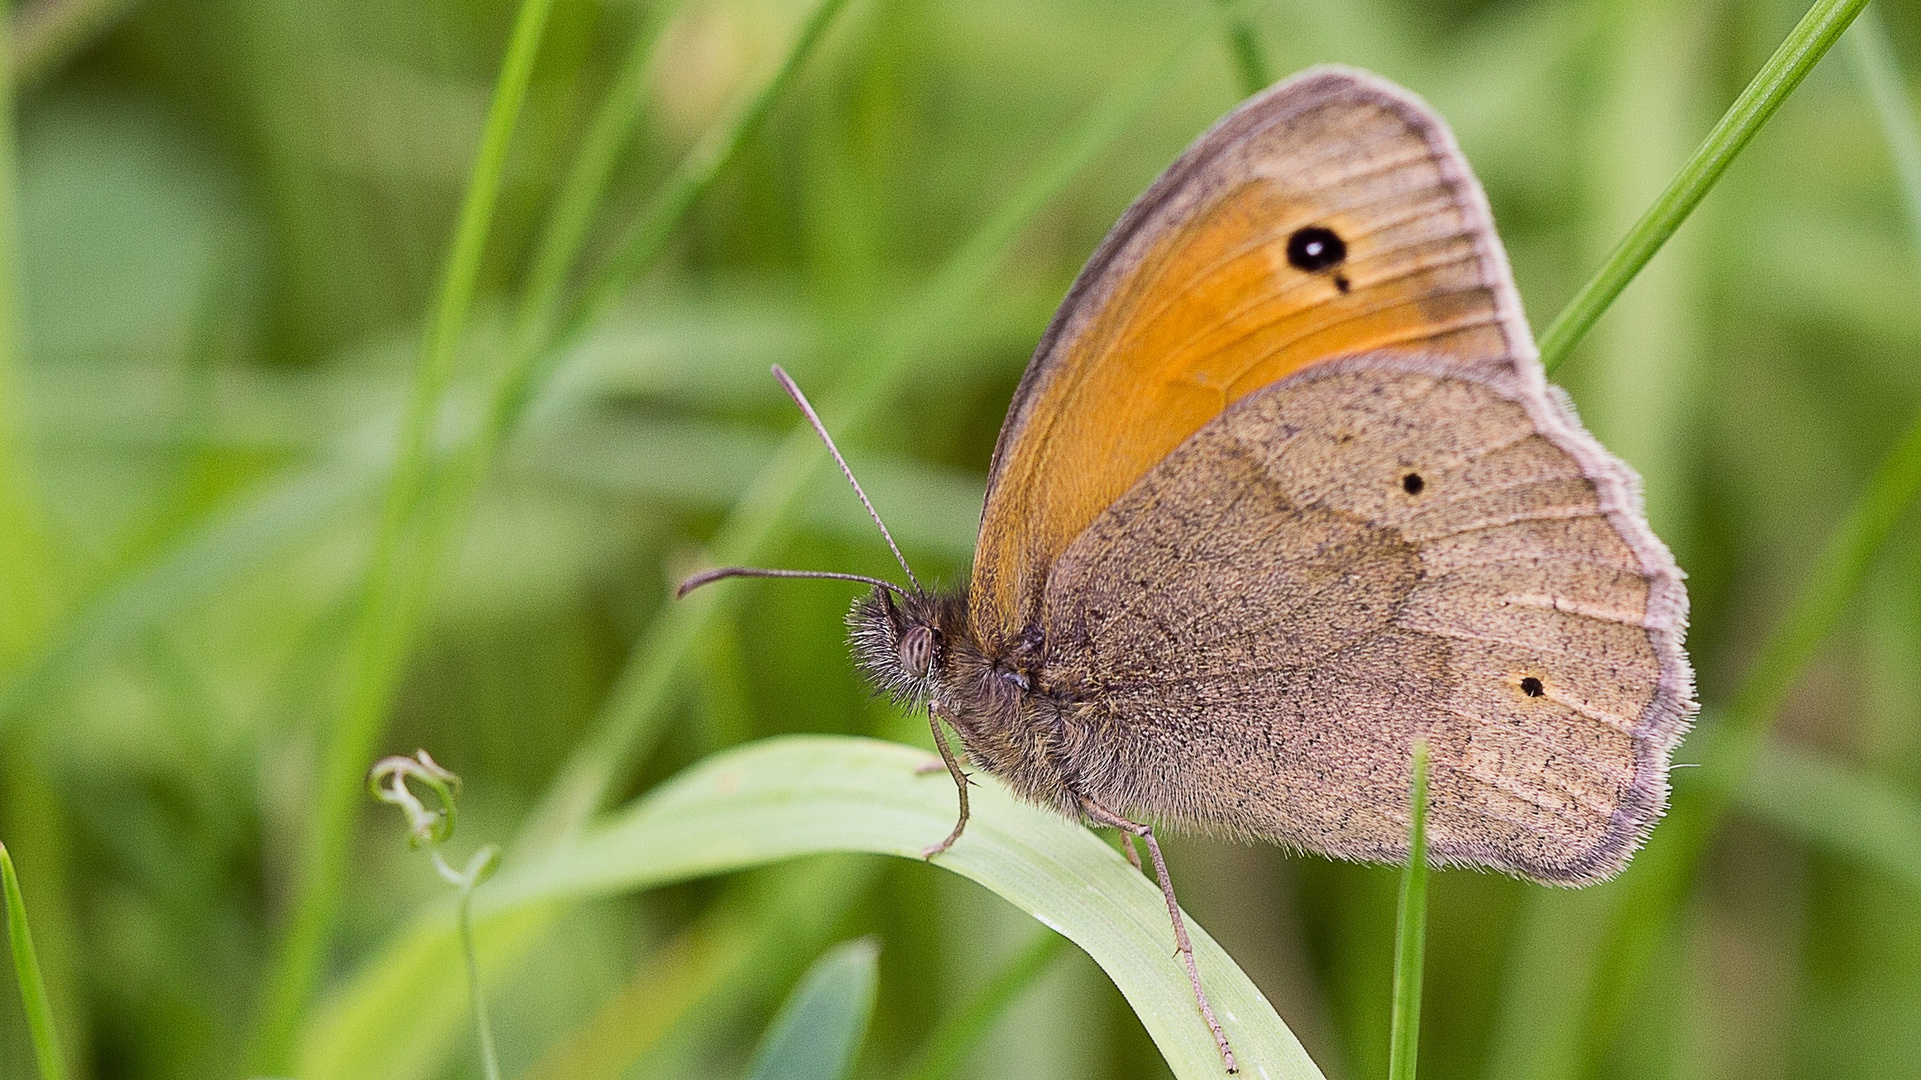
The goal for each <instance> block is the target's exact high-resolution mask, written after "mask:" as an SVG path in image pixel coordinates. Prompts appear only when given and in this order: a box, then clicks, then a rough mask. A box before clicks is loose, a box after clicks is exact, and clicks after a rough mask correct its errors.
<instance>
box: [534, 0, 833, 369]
mask: <svg viewBox="0 0 1921 1080" xmlns="http://www.w3.org/2000/svg"><path fill="white" fill-rule="evenodd" d="M845 6H846V0H821V3H820V6H819V7H817V8H815V9H814V13H813V15H812V16H810V17H809V18H808V20H807V22H806V24H805V25H803V26H802V27H801V31H800V35H799V36H798V37H797V38H796V39H795V41H794V45H793V47H792V48H791V49H790V50H789V51H788V54H787V57H786V59H784V60H783V61H782V62H781V66H780V68H779V69H778V70H777V71H776V72H775V73H774V77H773V78H771V79H769V80H768V82H767V85H766V86H765V87H763V88H762V89H761V91H760V93H758V94H756V95H754V97H753V98H752V99H751V100H750V101H749V102H748V103H747V106H746V107H745V108H743V109H742V110H741V111H740V113H739V114H738V115H737V116H736V117H735V118H734V120H733V122H732V123H730V124H726V125H723V126H721V127H718V128H715V129H713V130H712V131H710V132H709V133H708V135H707V136H706V137H704V138H703V139H702V140H701V141H700V143H699V145H697V146H695V147H694V149H693V150H692V152H690V153H689V154H688V155H687V157H686V158H685V159H684V160H682V161H681V163H680V165H679V167H678V168H676V169H675V170H674V175H673V176H672V177H670V178H669V179H668V181H667V183H666V184H665V185H664V186H663V187H662V188H661V190H660V192H659V193H658V194H657V195H655V196H654V199H653V201H652V202H651V203H649V204H648V206H647V209H646V211H645V212H643V213H642V214H641V216H640V217H639V218H638V219H637V220H636V221H635V222H634V224H633V226H632V228H630V229H629V230H628V233H627V236H626V237H625V238H624V239H623V240H622V241H621V244H620V246H619V248H618V249H617V250H616V251H615V253H614V255H613V256H612V258H610V259H609V260H608V261H607V265H606V266H605V267H604V268H603V269H602V270H601V272H600V273H599V274H598V275H597V279H596V281H595V283H594V285H593V287H592V288H591V289H590V290H589V291H588V293H587V296H586V297H585V298H584V299H583V301H582V302H581V304H580V305H579V307H578V308H577V309H576V310H575V311H574V312H573V313H572V314H571V315H570V316H569V317H568V319H567V321H566V325H565V329H564V331H563V333H562V335H561V336H562V338H563V339H564V338H567V337H571V336H572V335H573V333H574V332H575V331H577V330H578V328H579V327H581V326H583V325H586V324H587V323H590V322H592V321H593V320H595V319H596V318H598V317H599V316H600V315H601V314H603V313H604V312H606V311H607V310H608V309H609V308H611V307H612V306H613V305H614V303H615V302H617V301H618V300H619V299H620V297H621V296H622V295H624V294H625V293H626V292H627V290H628V289H631V288H632V287H633V285H634V283H635V282H636V281H638V280H640V276H641V274H643V273H645V272H646V270H647V268H648V267H650V266H652V265H653V263H654V260H655V259H657V258H659V257H660V253H661V251H662V250H663V249H664V248H665V247H666V246H667V241H668V239H669V238H670V237H671V236H672V235H673V230H674V227H675V226H676V225H677V224H678V223H679V222H680V219H681V218H682V217H685V216H686V214H687V210H688V209H689V208H690V207H692V206H693V204H694V203H695V201H697V200H698V199H699V198H700V197H701V196H702V195H703V194H705V193H706V191H707V189H708V188H709V187H710V186H712V185H713V182H714V178H715V177H716V176H718V175H719V174H720V171H721V169H722V168H724V167H725V166H726V164H727V163H728V162H729V161H731V160H733V157H734V154H735V153H736V152H737V151H738V150H739V149H740V147H741V145H742V144H743V143H744V142H746V140H747V137H748V136H749V135H751V134H753V133H754V132H755V131H757V130H759V129H760V125H761V124H762V122H763V121H765V120H766V119H767V113H768V112H769V110H771V109H772V108H773V107H774V103H775V102H777V101H779V100H780V99H781V98H782V97H783V96H785V95H786V93H787V90H788V88H789V87H790V86H792V85H793V82H794V80H795V79H796V78H798V77H799V75H800V69H801V67H802V65H804V64H805V63H806V61H807V58H808V57H809V56H811V55H812V54H813V51H814V48H815V47H816V46H817V45H819V43H820V39H821V37H822V36H823V35H825V34H826V33H827V28H828V27H829V26H831V25H833V21H834V17H835V16H836V15H838V14H840V10H841V8H843V7H845Z"/></svg>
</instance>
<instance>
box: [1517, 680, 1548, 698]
mask: <svg viewBox="0 0 1921 1080" xmlns="http://www.w3.org/2000/svg"><path fill="white" fill-rule="evenodd" d="M1521 693H1523V694H1526V695H1527V696H1528V697H1540V696H1541V695H1542V694H1545V693H1547V687H1545V686H1542V685H1541V680H1539V679H1537V678H1535V677H1534V676H1532V675H1529V676H1528V677H1527V678H1525V679H1522V680H1521Z"/></svg>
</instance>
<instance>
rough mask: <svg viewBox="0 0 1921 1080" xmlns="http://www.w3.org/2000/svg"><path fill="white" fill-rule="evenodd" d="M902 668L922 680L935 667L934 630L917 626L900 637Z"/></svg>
mask: <svg viewBox="0 0 1921 1080" xmlns="http://www.w3.org/2000/svg"><path fill="white" fill-rule="evenodd" d="M900 666H901V667H902V668H905V669H906V671H907V674H909V675H911V676H913V677H914V678H916V679H918V678H922V677H923V676H925V675H926V674H927V671H928V669H929V668H931V667H933V666H934V628H933V627H931V626H916V627H914V628H913V629H912V630H909V631H907V632H906V633H905V634H902V635H901V636H900Z"/></svg>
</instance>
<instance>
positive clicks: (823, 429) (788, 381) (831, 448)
mask: <svg viewBox="0 0 1921 1080" xmlns="http://www.w3.org/2000/svg"><path fill="white" fill-rule="evenodd" d="M774 378H775V379H778V380H779V381H780V387H781V389H783V390H785V391H787V396H788V397H790V398H793V399H794V404H795V405H797V406H799V407H800V413H801V415H802V416H805V417H806V418H807V422H808V423H809V424H812V425H813V426H814V434H816V435H819V436H820V441H821V442H824V443H826V444H827V452H828V453H830V454H832V455H834V464H836V465H839V466H840V474H841V475H842V476H845V477H846V478H847V482H848V483H849V484H852V485H853V487H854V494H855V495H858V496H860V504H861V505H862V506H865V507H866V508H867V516H868V517H870V518H873V519H874V526H875V527H876V528H878V529H880V535H881V539H883V540H885V541H887V549H888V550H889V551H892V552H893V553H894V561H895V562H897V563H899V564H900V568H901V569H902V570H904V571H906V572H907V580H908V581H910V582H912V583H913V586H914V591H915V592H918V593H924V592H926V591H927V590H926V589H923V588H921V584H920V579H919V578H917V577H915V576H914V568H913V567H911V566H909V565H907V556H905V555H902V554H901V553H900V545H899V544H896V543H894V534H893V533H890V532H888V531H887V524H886V522H883V521H882V520H881V519H880V514H878V513H877V512H875V510H874V504H873V503H871V502H869V501H868V499H867V492H865V491H863V490H861V486H860V481H859V480H856V479H854V470H852V469H850V468H848V467H847V459H846V458H844V457H841V456H840V448H839V447H837V446H835V445H834V437H833V436H832V435H829V434H827V425H825V424H823V423H821V422H820V414H819V413H816V412H815V411H814V407H813V406H812V405H811V404H809V403H808V401H807V395H806V394H803V393H801V392H800V387H799V386H798V385H796V384H795V383H794V380H793V379H792V378H789V377H788V375H787V373H786V372H785V371H782V370H781V367H780V365H779V364H775V365H774ZM896 591H898V590H896Z"/></svg>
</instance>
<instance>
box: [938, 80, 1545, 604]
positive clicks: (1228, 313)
mask: <svg viewBox="0 0 1921 1080" xmlns="http://www.w3.org/2000/svg"><path fill="white" fill-rule="evenodd" d="M1309 227H1320V228H1324V229H1327V230H1330V231H1331V232H1332V233H1333V234H1334V235H1335V236H1337V237H1338V238H1339V240H1340V241H1341V243H1342V244H1343V245H1344V246H1345V257H1344V258H1343V259H1341V260H1340V261H1339V262H1337V263H1335V264H1333V265H1329V266H1325V267H1320V268H1315V269H1306V268H1302V267H1300V266H1296V265H1294V264H1293V263H1291V262H1290V260H1289V255H1288V244H1289V240H1290V238H1292V237H1293V236H1294V235H1295V233H1296V232H1297V231H1298V230H1301V229H1304V228H1309ZM1532 348H1533V345H1532V341H1531V339H1529V337H1528V333H1527V328H1526V324H1525V321H1524V320H1523V319H1522V317H1521V313H1520V303H1519V300H1518V299H1517V298H1516V296H1515V293H1514V288H1513V285H1512V283H1511V281H1510V279H1509V276H1508V269H1507V261H1506V258H1505V256H1504V255H1502V253H1501V250H1500V246H1499V241H1498V240H1497V239H1496V238H1495V236H1494V231H1493V227H1492V223H1491V222H1490V221H1489V219H1488V214H1487V210H1486V204H1485V200H1484V199H1483V197H1482V195H1481V192H1480V188H1479V187H1478V185H1477V184H1476V183H1475V182H1474V179H1473V177H1472V175H1471V174H1470V173H1469V171H1468V168H1467V164H1466V162H1465V160H1463V159H1462V158H1461V155H1460V151H1459V150H1458V149H1456V148H1455V146H1454V143H1453V139H1452V137H1451V136H1450V135H1449V134H1448V133H1447V129H1446V127H1445V125H1444V124H1443V123H1442V121H1441V120H1440V119H1439V118H1438V117H1437V116H1435V115H1434V114H1433V113H1432V112H1430V111H1429V110H1428V109H1427V108H1426V106H1424V105H1422V104H1421V103H1420V102H1418V101H1415V100H1413V99H1411V98H1409V97H1408V96H1407V95H1406V94H1405V93H1404V92H1402V91H1399V90H1398V89H1397V88H1393V87H1389V86H1387V85H1386V84H1383V83H1381V82H1379V81H1378V80H1375V79H1373V78H1371V77H1368V76H1364V75H1359V74H1356V73H1349V72H1345V71H1339V70H1321V71H1316V72H1310V73H1308V74H1306V75H1303V76H1300V77H1298V78H1296V79H1293V80H1290V81H1289V82H1287V83H1284V84H1282V85H1280V86H1277V87H1275V88H1274V89H1272V90H1270V91H1268V92H1267V93H1266V94H1264V95H1263V96H1261V97H1259V98H1256V99H1254V100H1253V101H1251V102H1249V103H1248V104H1246V105H1244V106H1242V107H1241V108H1240V109H1239V110H1237V111H1236V112H1235V113H1233V114H1232V115H1230V116H1229V117H1228V118H1227V119H1225V120H1223V121H1222V122H1221V124H1220V125H1218V126H1217V127H1216V128H1215V129H1214V130H1213V131H1211V132H1209V133H1208V134H1207V135H1204V136H1202V138H1201V139H1200V140H1199V141H1198V142H1197V143H1196V144H1195V145H1194V146H1193V147H1191V148H1189V149H1188V151H1187V152H1186V153H1184V154H1183V155H1182V156H1181V158H1180V159H1179V160H1178V161H1176V162H1175V163H1174V165H1173V166H1171V167H1170V168H1169V169H1168V171H1167V173H1166V174H1165V175H1163V176H1162V178H1161V179H1160V180H1159V181H1158V182H1156V184H1155V185H1154V187H1153V188H1150V189H1149V190H1148V192H1147V193H1146V194H1144V195H1142V196H1141V198H1140V200H1139V201H1138V202H1136V204H1135V205H1134V207H1133V208H1131V209H1130V210H1129V211H1128V213H1127V215H1126V216H1125V217H1123V218H1122V220H1121V222H1120V224H1119V225H1117V226H1116V227H1115V229H1114V232H1113V233H1112V234H1110V235H1109V237H1108V238H1107V240H1106V241H1105V242H1104V243H1103V244H1102V247H1101V250H1100V251H1098V252H1097V253H1096V254H1095V256H1094V258H1093V259H1092V260H1090V261H1089V263H1088V266H1087V268H1086V269H1084V270H1083V271H1082V273H1081V279H1080V280H1079V281H1077V282H1076V284H1075V288H1074V290H1073V292H1072V293H1070V294H1069V297H1068V300H1067V302H1066V303H1065V304H1064V305H1063V306H1062V309H1061V311H1060V312H1059V313H1058V314H1057V315H1056V316H1055V320H1054V325H1053V326H1052V327H1050V329H1049V332H1048V336H1047V338H1046V339H1044V340H1043V341H1042V343H1041V347H1040V349H1039V350H1038V351H1037V352H1036V354H1035V357H1034V360H1033V361H1032V362H1031V363H1030V365H1029V368H1028V372H1027V376H1026V377H1025V378H1024V379H1023V380H1022V383H1021V389H1020V391H1019V392H1018V393H1017V394H1016V397H1015V401H1014V405H1013V407H1012V408H1011V409H1010V410H1009V412H1008V418H1007V423H1006V426H1005V427H1004V428H1003V430H1002V432H1001V439H1000V445H999V447H998V448H997V449H996V451H995V459H994V469H993V473H992V475H991V477H990V479H989V487H988V496H987V505H986V509H985V512H984V513H983V515H982V521H981V535H980V541H979V545H978V548H977V550H976V553H975V560H974V575H973V583H972V588H971V591H970V608H971V615H972V621H973V623H974V626H975V629H976V631H977V632H979V633H981V634H982V635H983V636H984V637H985V638H987V639H989V640H993V639H996V638H999V639H1001V640H1005V639H1007V638H1009V637H1011V636H1013V635H1015V634H1017V633H1019V631H1020V629H1021V628H1022V627H1023V626H1025V625H1026V624H1027V622H1029V621H1031V619H1032V618H1033V615H1034V612H1035V610H1036V607H1037V605H1038V602H1039V597H1040V593H1041V589H1042V586H1043V585H1044V584H1045V582H1046V575H1047V571H1048V568H1049V567H1050V566H1051V565H1052V564H1053V561H1054V559H1055V558H1057V557H1058V556H1059V555H1060V553H1061V551H1062V550H1064V549H1065V548H1066V547H1067V545H1068V543H1069V542H1071V541H1072V540H1073V539H1074V537H1075V536H1077V535H1079V534H1080V532H1081V531H1082V530H1083V529H1085V528H1086V527H1087V526H1088V524H1089V523H1091V522H1092V521H1093V520H1094V518H1095V517H1096V516H1098V515H1099V514H1100V513H1101V512H1102V511H1103V510H1105V509H1106V508H1107V507H1108V506H1109V505H1110V504H1112V503H1113V502H1114V500H1115V499H1117V498H1119V497H1120V495H1121V494H1122V493H1123V492H1125V491H1126V490H1127V489H1128V488H1129V487H1131V486H1133V484H1134V482H1135V481H1136V480H1138V479H1139V478H1140V477H1141V476H1142V475H1143V474H1145V473H1146V472H1147V471H1148V470H1149V469H1151V468H1153V467H1154V465H1155V464H1157V463H1158V462H1159V461H1160V460H1161V459H1162V458H1163V457H1165V456H1166V455H1167V454H1168V452H1170V451H1171V450H1173V449H1174V448H1175V447H1176V446H1178V445H1179V444H1180V443H1181V442H1182V441H1184V440H1185V439H1186V438H1187V437H1188V436H1189V435H1191V434H1193V433H1194V432H1195V431H1196V430H1198V429H1199V428H1200V427H1201V426H1202V425H1204V424H1206V423H1207V422H1208V421H1210V420H1212V419H1213V418H1214V417H1215V416H1217V415H1219V414H1220V412H1221V410H1222V409H1224V408H1226V407H1227V405H1228V404H1229V403H1230V402H1232V401H1234V400H1236V399H1238V398H1240V397H1242V396H1243V395H1245V394H1248V393H1250V392H1252V391H1254V390H1257V389H1259V388H1261V387H1263V386H1266V385H1268V384H1270V383H1272V382H1274V381H1276V380H1278V379H1282V378H1285V377H1286V376H1288V375H1290V374H1292V373H1294V372H1296V371H1299V370H1301V369H1303V368H1306V367H1309V366H1312V365H1314V364H1317V363H1321V362H1323V361H1326V360H1331V359H1334V358H1336V357H1341V356H1349V355H1354V354H1356V353H1363V352H1372V351H1375V350H1381V349H1401V350H1408V351H1416V352H1420V353H1423V354H1427V355H1430V356H1432V355H1435V354H1440V355H1445V356H1449V357H1456V358H1458V359H1459V360H1460V361H1461V362H1463V363H1465V364H1470V365H1478V364H1505V363H1509V362H1511V361H1512V359H1513V358H1514V357H1515V356H1516V355H1517V354H1519V353H1522V352H1527V353H1530V354H1531V350H1532Z"/></svg>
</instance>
